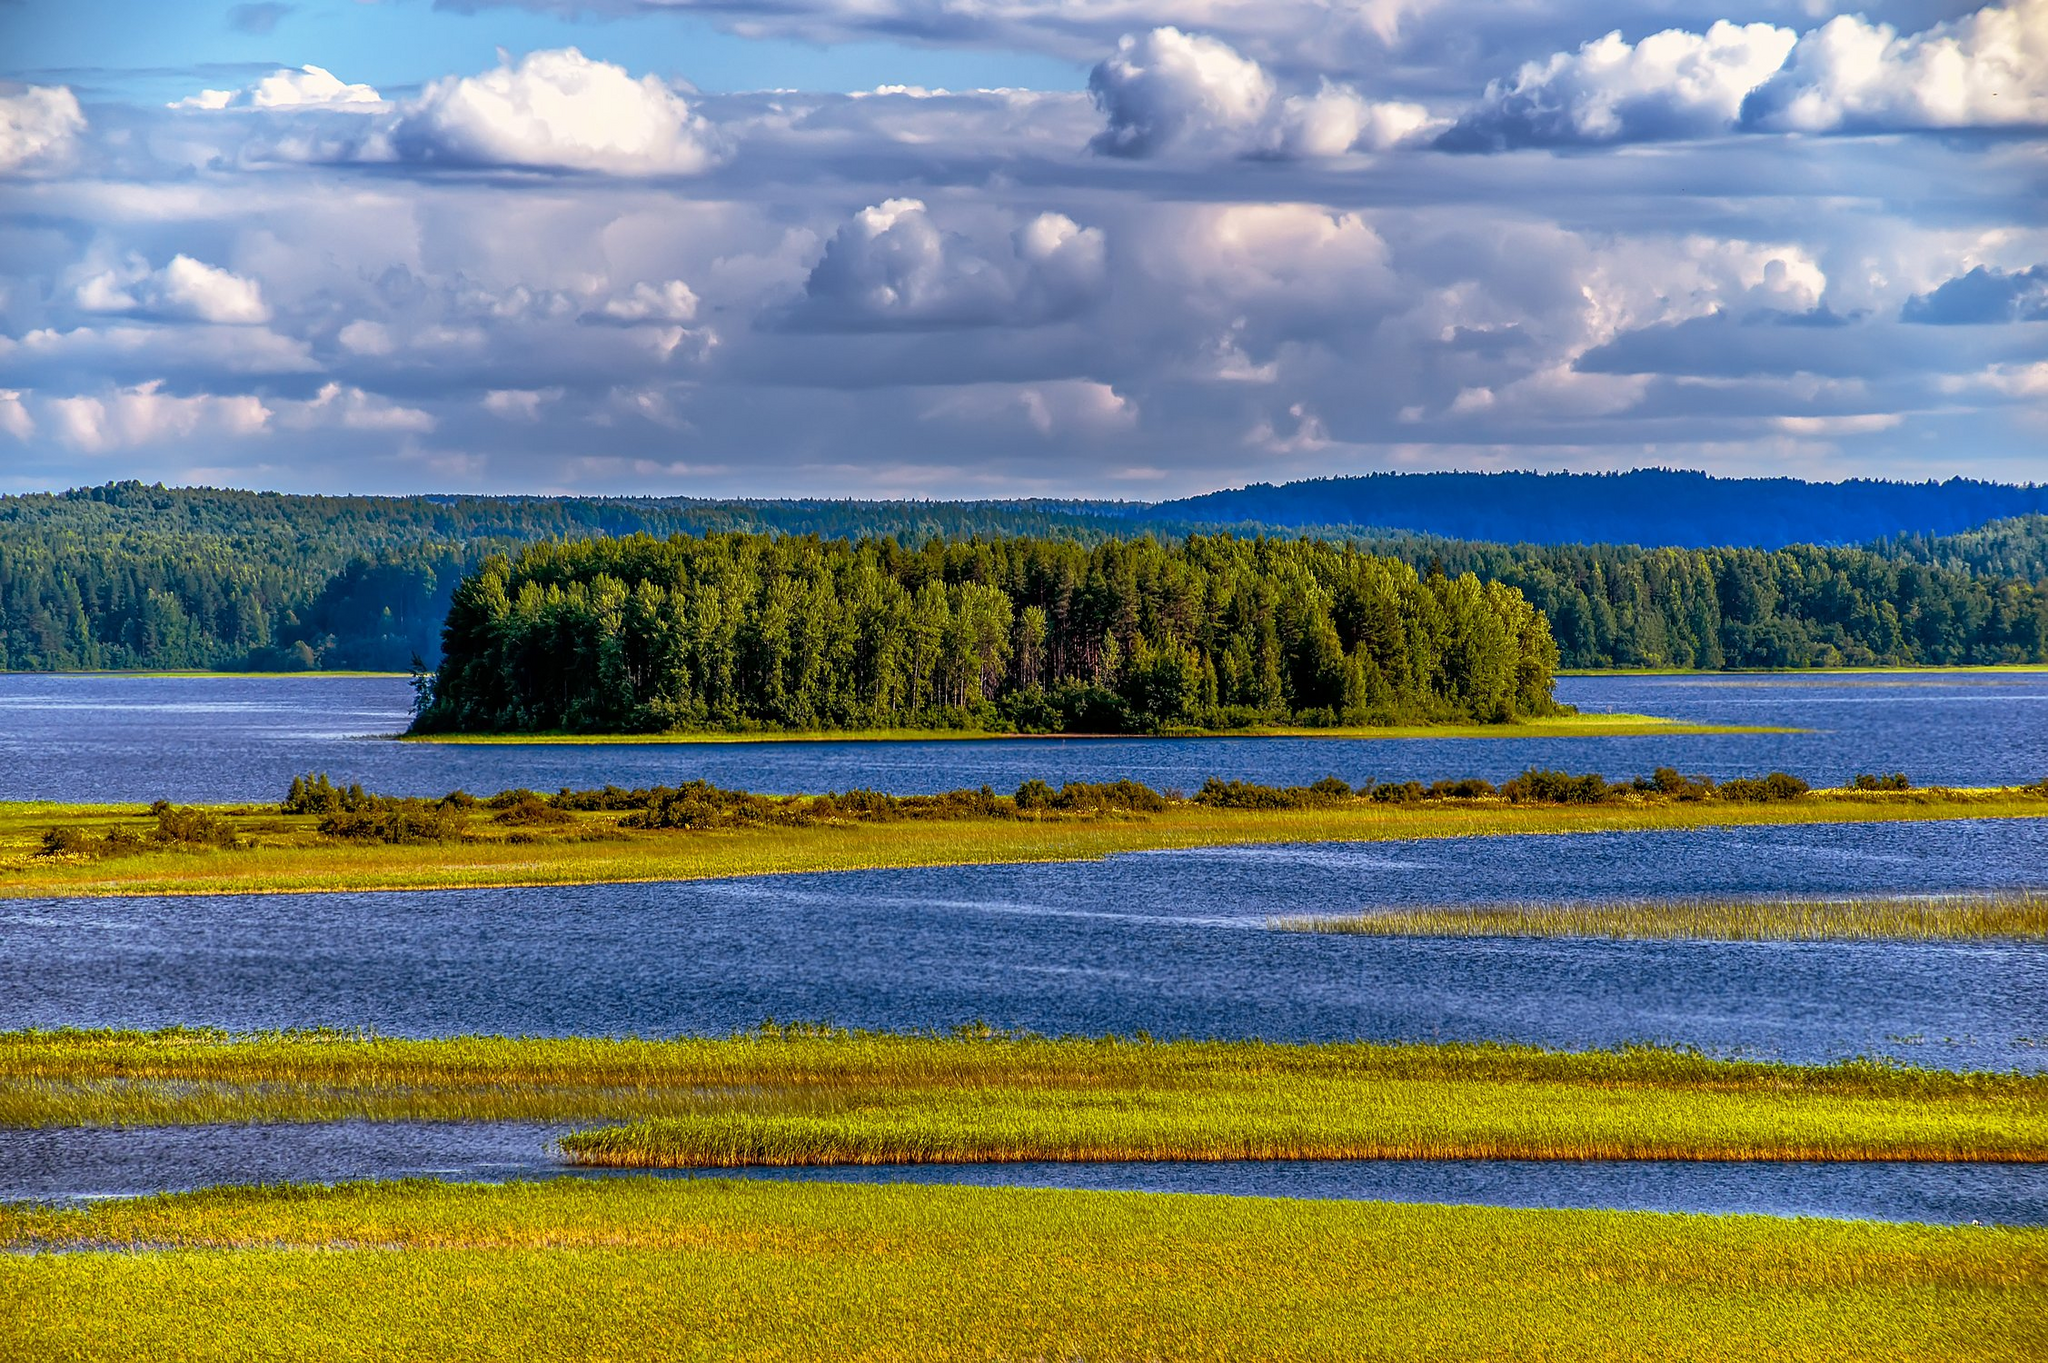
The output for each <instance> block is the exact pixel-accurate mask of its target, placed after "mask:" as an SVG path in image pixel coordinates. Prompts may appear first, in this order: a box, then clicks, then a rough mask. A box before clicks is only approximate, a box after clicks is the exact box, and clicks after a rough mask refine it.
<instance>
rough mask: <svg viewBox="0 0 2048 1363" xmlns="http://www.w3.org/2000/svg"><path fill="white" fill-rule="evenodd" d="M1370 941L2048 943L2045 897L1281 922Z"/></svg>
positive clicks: (1389, 914) (1725, 902)
mask: <svg viewBox="0 0 2048 1363" xmlns="http://www.w3.org/2000/svg"><path fill="white" fill-rule="evenodd" d="M1272 926H1273V927H1276V928H1279V929H1282V930H1284V931H1290V932H1337V933H1352V934H1356V935H1359V936H1366V937H1608V938H1617V939H1620V938H1672V939H1694V940H1701V941H1720V942H1766V941H1768V942H1873V941H1878V942H1882V941H1889V942H1989V941H1997V942H2048V894H2044V893H2041V892H2039V891H2032V890H2027V891H2018V892H2014V893H2010V894H1986V895H1952V896H1943V897H1925V898H1883V899H1880V898H1864V899H1666V900H1627V901H1620V902H1615V903H1593V904H1575V903H1564V904H1486V905H1476V906H1469V907H1468V906H1451V907H1444V908H1417V909H1374V910H1371V911H1369V912H1365V913H1357V914H1339V915H1324V916H1317V917H1304V918H1276V919H1274V920H1273V922H1272Z"/></svg>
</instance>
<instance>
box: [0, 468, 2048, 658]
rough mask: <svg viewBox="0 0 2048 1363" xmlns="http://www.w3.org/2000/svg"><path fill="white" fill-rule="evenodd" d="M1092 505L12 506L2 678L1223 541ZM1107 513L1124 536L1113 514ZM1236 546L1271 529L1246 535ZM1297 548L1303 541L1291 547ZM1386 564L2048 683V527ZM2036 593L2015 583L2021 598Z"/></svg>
mask: <svg viewBox="0 0 2048 1363" xmlns="http://www.w3.org/2000/svg"><path fill="white" fill-rule="evenodd" d="M1130 510H1131V508H1129V507H1119V506H1113V505H1109V504H1100V503H1097V504H1084V503H1047V502H1036V503H942V502H941V503H924V502H908V503H902V502H899V503H880V502H691V501H684V500H662V501H655V500H640V499H553V498H426V497H414V498H339V497H295V496H280V495H276V494H269V493H246V492H217V491H210V490H205V489H165V488H160V487H145V486H142V485H139V484H114V485H109V486H106V487H99V488H90V489H83V490H80V491H77V492H72V493H66V494H62V495H54V496H29V497H0V670H8V669H13V670H50V669H74V668H173V667H196V668H250V667H258V668H309V667H322V668H330V669H331V668H345V667H369V668H389V669H403V668H405V667H406V666H407V665H408V663H409V662H410V661H411V659H412V657H413V656H414V655H415V654H417V655H419V656H420V657H421V658H422V659H424V660H425V661H427V662H428V663H429V664H431V663H433V662H434V660H435V659H436V658H437V657H438V656H439V651H440V634H441V623H442V620H443V618H444V616H445V615H446V613H447V609H448V605H449V601H450V599H451V596H452V594H453V591H454V588H455V584H456V582H457V581H458V580H459V579H460V577H461V576H462V575H463V574H464V573H465V572H468V571H471V570H473V569H474V568H475V567H477V566H478V565H479V564H481V563H482V562H483V561H484V560H485V559H486V558H487V557H488V556H489V555H491V554H492V553H497V552H516V551H517V550H518V549H520V548H522V547H523V546H525V545H527V544H529V543H532V542H534V541H536V540H541V539H554V538H583V537H588V536H592V535H601V534H610V535H619V534H629V533H634V532H638V531H646V532H649V533H652V534H654V535H656V536H658V537H666V536H668V535H670V534H675V533H682V534H691V535H702V534H707V533H717V532H723V531H745V532H762V531H774V532H783V533H793V534H818V535H822V536H825V537H827V538H843V537H855V538H858V537H860V536H862V535H875V536H884V535H886V536H893V537H895V538H896V539H898V540H899V541H900V542H902V543H904V544H908V545H912V546H919V545H922V544H924V543H925V542H926V541H927V540H929V539H931V538H934V537H944V538H950V539H962V538H968V537H972V536H977V535H979V536H982V537H984V538H987V537H993V536H1004V535H1028V536H1034V537H1057V538H1061V539H1066V540H1071V541H1073V542H1075V543H1079V544H1083V545H1093V544H1099V543H1102V542H1104V541H1106V540H1108V539H1112V538H1116V537H1120V536H1143V535H1147V534H1150V535H1152V536H1154V537H1155V538H1159V539H1161V540H1179V539H1182V538H1184V537H1185V536H1186V535H1187V534H1188V533H1190V532H1191V531H1198V530H1212V529H1215V528H1216V527H1205V526H1200V525H1195V524H1192V523H1189V522H1185V521H1170V520H1158V519H1145V518H1143V517H1140V516H1133V515H1130V514H1127V513H1129V512H1130ZM1107 513H1114V514H1107ZM1234 529H1236V530H1237V532H1238V533H1240V534H1248V533H1254V534H1255V533H1257V531H1258V530H1259V527H1256V526H1252V527H1234ZM1286 533H1288V534H1290V535H1297V536H1298V535H1302V534H1307V533H1310V532H1307V531H1301V530H1292V531H1288V532H1286ZM1319 533H1322V534H1325V535H1328V536H1332V537H1345V536H1353V535H1355V536H1357V538H1358V539H1359V541H1360V543H1361V544H1362V545H1363V546H1364V547H1366V548H1368V549H1370V550H1371V551H1373V552H1376V553H1383V554H1388V555H1392V556H1394V557H1398V558H1400V559H1402V560H1403V561H1405V562H1407V563H1408V564H1409V565H1410V566H1412V567H1415V568H1417V569H1418V570H1421V571H1425V572H1426V571H1427V570H1428V568H1429V567H1430V565H1431V564H1432V563H1441V564H1442V565H1443V566H1444V567H1445V568H1446V569H1448V570H1449V571H1450V572H1451V574H1452V575H1453V576H1455V575H1457V574H1458V573H1460V572H1463V571H1466V570H1470V571H1473V572H1476V573H1478V574H1479V575H1480V576H1482V577H1490V578H1498V579H1499V580H1501V581H1504V582H1508V583H1510V584H1513V585H1515V586H1516V587H1518V588H1519V589H1520V590H1522V591H1523V592H1524V593H1525V595H1527V596H1528V598H1529V599H1530V600H1531V601H1532V602H1533V603H1534V604H1535V605H1536V606H1537V607H1538V608H1539V609H1541V610H1542V611H1544V612H1545V614H1546V615H1548V616H1550V617H1551V618H1552V619H1553V620H1554V621H1555V622H1556V624H1555V632H1556V634H1557V636H1558V643H1559V646H1560V648H1561V649H1562V654H1563V662H1564V665H1565V666H1568V667H1610V666H1671V667H1723V666H1725V667H1763V666H1788V667H1801V666H1812V665H1819V664H1837V663H1847V664H1867V663H1886V664H1890V663H1988V662H2020V661H2044V660H2048V657H2044V649H2048V645H2044V643H2043V634H2044V631H2048V625H2044V612H2048V606H2044V592H2043V590H2042V588H2041V587H2039V586H2037V585H2030V584H2038V583H2042V582H2044V581H2048V571H2044V569H2048V517H2042V516H2036V517H2031V518H2022V519H2019V520H2014V521H2009V522H2001V523H1998V524H1994V525H1988V526H1984V527H1982V528H1980V529H1976V530H1972V531H1968V532H1965V533H1963V534H1960V535H1955V536H1948V537H1929V536H1901V537H1897V538H1895V539H1892V540H1889V541H1885V542H1883V543H1880V544H1878V545H1875V546H1873V547H1872V548H1871V549H1867V550H1866V549H1826V550H1815V549H1800V548H1794V549H1783V550H1778V551H1775V552H1769V553H1763V552H1757V551H1753V550H1704V551H1703V550H1691V549H1688V550H1667V549H1650V550H1645V549H1637V548H1627V547H1619V548H1618V547H1612V546H1595V547H1586V546H1580V545H1567V546H1554V547H1539V546H1533V545H1512V546H1504V545H1499V544H1482V543H1473V542H1469V541H1462V540H1453V539H1442V538H1435V537H1428V536H1421V535H1414V534H1405V533H1397V532H1370V531H1367V532H1360V531H1357V530H1355V529H1353V528H1351V527H1342V526H1333V527H1328V528H1327V529H1325V530H1322V531H1321V532H1319ZM2009 576H2011V577H2018V578H2021V579H2024V580H2023V581H2020V582H2012V581H2007V580H2005V579H2006V578H2007V577H2009Z"/></svg>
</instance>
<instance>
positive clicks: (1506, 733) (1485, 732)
mask: <svg viewBox="0 0 2048 1363" xmlns="http://www.w3.org/2000/svg"><path fill="white" fill-rule="evenodd" d="M1803 732H1805V731H1804V730H1801V729H1789V728H1779V727H1773V726H1769V725H1735V724H1692V723H1688V722H1686V721H1684V720H1678V719H1660V718H1658V717H1657V716H1655V715H1631V714H1583V715H1556V716H1552V717H1550V718H1545V719H1525V720H1517V721H1516V722H1515V723H1512V724H1398V725H1383V726H1380V727H1377V728H1363V727H1357V728H1327V729H1312V728H1302V727H1295V726H1287V725H1274V726H1263V727H1260V728H1257V729H1190V730H1185V731H1182V730H1176V731H1174V732H1173V733H1171V734H1018V733H991V732H989V731H987V730H983V729H815V730H801V731H794V730H793V731H781V730H757V731H751V732H744V733H729V732H725V731H722V730H706V731H693V732H683V733H651V734H571V733H517V734H458V733H443V734H409V735H407V736H406V739H405V741H406V742H408V743H454V744H502V745H512V746H519V745H526V744H537V743H538V744H549V743H553V744H619V743H625V744H634V743H641V744H646V743H653V744H667V743H932V742H940V741H951V740H958V741H963V742H978V743H998V742H1006V741H1009V740H1012V739H1017V740H1039V741H1044V740H1090V739H1093V740H1101V739H1127V740H1128V739H1161V738H1164V739H1172V738H1351V739H1394V738H1631V737H1644V736H1649V735H1665V736H1672V735H1684V734H1791V733H1803Z"/></svg>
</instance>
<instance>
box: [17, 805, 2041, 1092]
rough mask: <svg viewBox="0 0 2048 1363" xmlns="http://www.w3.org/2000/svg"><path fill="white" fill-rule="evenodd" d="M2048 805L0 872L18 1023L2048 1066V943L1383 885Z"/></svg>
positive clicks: (1853, 861) (1547, 889)
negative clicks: (1351, 921) (1448, 1044)
mask: <svg viewBox="0 0 2048 1363" xmlns="http://www.w3.org/2000/svg"><path fill="white" fill-rule="evenodd" d="M2044 867H2048V821H2036V820H1972V821H1958V822H1948V823H1927V824H1840V825H1830V826H1825V827H1807V828H1752V829H1699V830H1690V831H1659V832H1646V833H1598V834H1575V835H1570V836H1549V837H1526V836H1525V837H1493V838H1456V839H1444V840H1436V841H1415V842H1393V843H1352V844H1319V845H1302V846H1277V847H1238V848H1214V849H1204V850H1194V851H1177V852H1164V853H1137V854H1132V855H1126V856H1119V857H1114V858H1111V859H1109V860H1106V861H1098V862H1078V863H1065V864H1052V865H1032V866H966V867H933V868H917V869H909V870H886V871H858V872H835V873H830V874H821V875H809V876H771V877H762V878H759V879H750V880H727V881H698V882H687V883H672V884H654V885H595V886H578V887H567V888H550V889H510V890H445V891H433V892H425V893H419V892H401V893H361V894H322V895H289V896H232V895H229V896H207V897H195V898H135V899H116V900H15V901H6V902H0V1027H9V1028H15V1027H29V1026H35V1027H56V1026H63V1025H71V1026H81V1027H86V1026H91V1027H101V1026H133V1027H153V1026H160V1025H165V1024H169V1023H187V1024H196V1025H213V1026H220V1027H228V1028H237V1029H255V1028H266V1027H309V1026H365V1027H371V1028H374V1029H376V1030H378V1031H382V1032H387V1033H391V1034H395V1035H409V1036H437V1035H449V1034H454V1033H462V1032H497V1033H506V1034H524V1033H549V1034H574V1033H591V1034H601V1035H615V1034H626V1033H638V1034H641V1035H667V1034H674V1033H682V1032H688V1033H711V1034H723V1033H726V1032H731V1031H734V1030H744V1029H749V1028H752V1027H754V1026H756V1025H757V1024H759V1023H760V1022H761V1021H762V1020H763V1019H764V1018H768V1017H774V1018H778V1019H782V1020H785V1021H789V1020H820V1021H832V1022H836V1023H839V1024H841V1025H845V1026H856V1027H875V1028H912V1027H937V1028H944V1027H951V1026H954V1025H956V1024H959V1023H963V1022H968V1021H972V1020H977V1019H979V1020H983V1021H987V1022H990V1023H993V1024H995V1025H997V1026H1001V1027H1019V1028H1026V1029H1030V1030H1034V1031H1039V1032H1046V1033H1054V1034H1058V1033H1086V1034H1103V1033H1125V1034H1127V1033H1132V1032H1137V1031H1147V1032H1150V1033H1152V1034H1154V1035H1157V1036H1203V1037H1209V1036H1215V1037H1265V1038H1269V1039H1274V1040H1303V1041H1306V1040H1322V1039H1331V1038H1355V1037H1363V1038H1370V1039H1375V1040H1382V1041H1429V1040H1473V1041H1514V1042H1526V1043H1531V1044H1537V1045H1543V1046H1551V1047H1569V1048H1577V1047H1587V1046H1615V1045H1620V1044H1624V1043H1627V1042H1633V1041H1648V1042H1660V1043H1671V1044H1680V1045H1692V1046H1700V1047H1704V1048H1706V1049H1709V1050H1712V1051H1716V1052H1724V1053H1729V1054H1743V1055H1754V1056H1762V1057H1768V1058H1777V1059H1786V1060H1796V1061H1809V1060H1832V1059H1837V1058H1840V1057H1844V1056H1853V1055H1879V1054H1882V1055H1890V1056H1894V1057H1897V1058H1899V1059H1901V1060H1906V1061H1909V1062H1911V1063H1915V1064H1923V1065H1932V1066H1940V1067H1954V1068H1993V1069H2009V1068H2015V1067H2017V1068H2024V1069H2030V1070H2033V1069H2041V1068H2044V1067H2048V1064H2044V1062H2048V949H2044V948H2042V947H2040V946H2033V945H2013V944H1991V943H1950V942H1928V943H1905V944H1898V943H1779V942H1757V943H1715V942H1615V941H1604V940H1602V941H1559V940H1553V941H1540V940H1539V941H1528V940H1507V939H1478V940H1474V939H1423V938H1373V937H1360V936H1344V935H1334V934H1318V933H1298V932H1279V931H1274V930H1272V929H1270V928H1269V927H1268V926H1267V922H1268V920H1269V919H1270V918H1272V917H1274V916H1278V915H1292V914H1304V913H1342V912H1351V911H1356V910H1358V909H1361V908H1364V907H1368V906H1371V905H1379V904H1418V903H1443V902H1451V903H1479V902H1496V901H1500V900H1508V899H1517V898H1527V897H1543V898H1569V899H1583V898H1608V897H1614V896H1639V895H1660V894H1696V893H1715V894H1744V893H1756V894H1776V893H1798V894H1845V893H1853V892H1873V893H1883V892H1905V891H1922V892H1939V891H1949V890H1961V889H1990V888H1999V887H2010V886H2021V885H2029V884H2039V883H2041V881H2042V879H2043V878H2044V870H2043V868H2044Z"/></svg>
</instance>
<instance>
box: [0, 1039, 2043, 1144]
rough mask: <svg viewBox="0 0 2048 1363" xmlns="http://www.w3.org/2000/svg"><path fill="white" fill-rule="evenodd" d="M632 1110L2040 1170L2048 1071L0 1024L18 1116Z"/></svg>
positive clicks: (1267, 1048) (1216, 1140)
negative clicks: (418, 1037)
mask: <svg viewBox="0 0 2048 1363" xmlns="http://www.w3.org/2000/svg"><path fill="white" fill-rule="evenodd" d="M346 1117H360V1118H369V1119H384V1120H392V1119H415V1120H450V1119H461V1120H494V1119H495V1120H513V1119H523V1120H539V1119H552V1120H583V1119H589V1120H600V1121H601V1120H613V1121H624V1122H626V1123H627V1124H626V1125H620V1126H614V1127H607V1128H601V1129H592V1130H587V1131H584V1132H580V1133H577V1134H575V1135H572V1136H570V1137H567V1138H565V1140H564V1142H563V1148H564V1150H565V1152H566V1153H567V1154H568V1155H569V1156H570V1157H571V1158H572V1159H573V1160H575V1161H577V1162H579V1163H584V1164H592V1165H605V1166H614V1167H707V1168H709V1167H730V1166H737V1165H749V1164H775V1165H806V1164H809V1165H827V1164H895V1163H929V1162H942V1163H959V1162H985V1161H1012V1160H1131V1159H1175V1160H1182V1159H1364V1158H1391V1159H1398V1158H1428V1159H1445V1158H1518V1159H1825V1160H1863V1159H1931V1160H2024V1161H2039V1160H2044V1159H2048V1077H2043V1076H2033V1075H2022V1074H1956V1073H1950V1072H1946V1071H1938V1070H1919V1069H1907V1068H1901V1067H1896V1066H1889V1065H1875V1064H1868V1063H1855V1062H1850V1063H1843V1064H1837V1065H1830V1066H1791V1065H1777V1064H1764V1063H1757V1062H1745V1061H1726V1060H1716V1059H1710V1058H1707V1057H1704V1056H1701V1055H1697V1054H1694V1053H1691V1052H1681V1051H1668V1050H1656V1049H1635V1050H1627V1051H1615V1052H1597V1051H1596V1052H1569V1053H1561V1052H1548V1051H1540V1050H1532V1049H1526V1048H1514V1047H1502V1046H1470V1045H1452V1046H1386V1045H1370V1044H1364V1043H1348V1044H1342V1045H1271V1044H1266V1043H1261V1042H1148V1041H1130V1040H1117V1039H1099V1040H1094V1039H1062V1040H1049V1039H1045V1038H1036V1037H1010V1036H1004V1035H987V1034H974V1035H959V1036H944V1037H937V1036H920V1035H902V1034H872V1033H845V1032H833V1031H823V1030H819V1029H803V1028H799V1029H789V1030H768V1031H764V1032H762V1033H759V1034H754V1035H746V1036H739V1037H727V1038H717V1039H682V1040H673V1041H618V1040H606V1039H559V1040H550V1039H540V1038H519V1039H507V1038H498V1037H468V1038H458V1039H452V1040H440V1041H406V1040H389V1039H375V1038H360V1037H352V1036H345V1035H333V1034H310V1035H299V1034H284V1035H269V1036H257V1037H243V1038H237V1037H230V1036H224V1035H221V1034H216V1033H194V1032H162V1033H118V1032H113V1033H110V1032H44V1033H37V1032H25V1033H23V1032H17V1033H9V1034H0V1125H5V1126H13V1127H28V1126H75V1125H87V1124H92V1125H117V1124H123V1123H133V1124H175V1123H202V1122H246V1121H322V1120H335V1119H339V1118H346Z"/></svg>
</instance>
